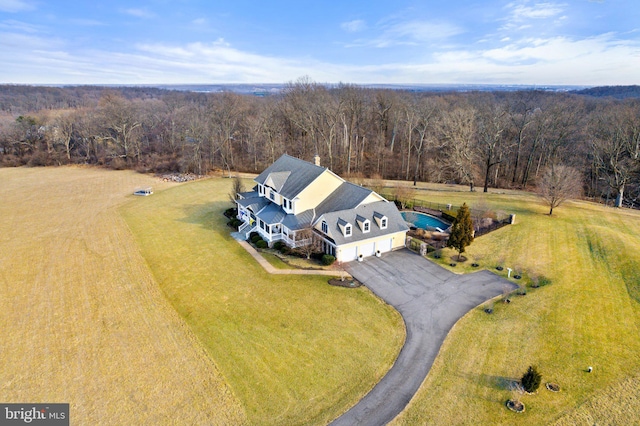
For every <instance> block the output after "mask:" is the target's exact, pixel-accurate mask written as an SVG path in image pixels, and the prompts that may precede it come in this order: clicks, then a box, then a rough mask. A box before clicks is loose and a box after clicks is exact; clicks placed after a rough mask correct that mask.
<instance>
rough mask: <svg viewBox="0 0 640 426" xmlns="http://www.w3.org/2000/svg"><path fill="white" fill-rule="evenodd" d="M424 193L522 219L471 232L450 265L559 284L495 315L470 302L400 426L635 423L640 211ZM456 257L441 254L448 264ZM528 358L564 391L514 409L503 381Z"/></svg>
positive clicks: (530, 398)
mask: <svg viewBox="0 0 640 426" xmlns="http://www.w3.org/2000/svg"><path fill="white" fill-rule="evenodd" d="M419 197H420V198H423V199H425V200H429V201H435V202H440V203H453V204H454V205H460V204H462V202H467V203H468V204H469V205H471V207H473V206H474V205H477V204H485V205H488V206H489V207H491V208H493V209H494V210H504V211H505V212H507V213H516V224H515V225H511V226H508V227H505V228H502V229H500V230H498V231H495V232H493V233H490V234H488V235H485V236H482V237H480V238H478V239H476V241H475V242H474V243H473V244H472V245H471V246H470V247H469V248H468V252H467V255H468V257H469V260H468V261H467V262H466V263H464V264H460V263H459V264H458V265H457V266H456V267H455V268H451V269H452V270H454V271H455V272H462V271H467V272H468V271H471V270H472V269H473V268H471V267H470V263H471V262H473V261H474V260H475V261H477V262H478V263H479V264H480V265H481V267H484V268H487V269H490V270H493V271H494V272H495V269H494V267H495V266H496V265H498V264H501V265H504V267H505V268H506V267H511V268H514V269H515V270H517V271H521V272H524V273H525V275H526V276H529V275H531V276H535V275H544V276H546V277H548V278H549V279H550V280H551V282H552V283H551V284H550V285H547V286H544V287H541V288H538V289H529V291H528V294H527V295H526V296H514V297H512V303H511V304H509V305H506V304H503V303H499V302H496V304H495V312H494V313H493V314H492V315H487V314H486V313H484V312H483V311H482V309H475V310H473V311H471V312H470V313H469V314H467V315H466V316H465V317H464V318H463V319H462V320H460V322H458V324H456V326H455V327H454V329H453V330H452V332H451V333H450V334H449V336H448V337H447V339H446V341H445V343H444V345H443V347H442V349H441V351H440V353H439V355H438V357H437V358H436V361H435V363H434V365H433V368H432V369H431V372H430V373H429V375H428V376H427V378H426V380H425V382H424V383H423V385H422V386H421V388H420V390H419V392H418V394H417V395H416V397H415V398H414V399H413V400H412V401H411V403H410V405H409V407H408V408H407V409H406V410H405V411H404V412H403V413H402V414H401V415H400V416H399V418H397V419H396V420H395V421H394V422H393V424H396V425H400V424H406V425H414V424H505V425H506V424H547V423H550V422H553V421H554V420H555V419H562V420H560V421H559V424H587V423H586V422H588V421H589V420H590V419H592V418H593V419H599V421H604V422H605V423H609V422H610V419H609V418H607V417H606V415H605V412H606V411H608V410H610V411H612V412H614V413H616V417H615V419H616V422H619V424H632V423H634V422H637V419H638V418H640V405H638V404H634V403H633V401H636V399H633V398H632V399H633V401H631V400H630V399H629V396H628V395H627V394H629V393H635V394H637V393H638V391H640V382H638V379H637V371H638V369H639V368H640V356H638V354H639V353H640V337H639V336H640V303H639V302H640V300H637V298H636V297H635V294H637V293H635V292H637V289H638V285H639V283H640V212H637V211H629V210H614V209H610V208H605V207H602V206H598V205H594V204H591V203H583V202H572V203H567V204H566V205H563V206H561V207H560V208H558V209H556V210H554V215H553V216H552V217H550V216H548V215H546V214H545V213H547V212H548V208H547V207H545V206H544V205H543V204H542V203H541V202H539V200H538V199H537V198H536V197H535V196H533V195H529V194H517V193H509V194H488V195H485V194H481V193H469V192H443V191H425V192H422V191H421V192H420V194H419ZM454 254H455V253H454V252H453V251H451V250H445V252H444V256H443V263H446V264H448V259H449V258H450V256H452V255H454ZM503 273H505V275H506V271H505V272H503ZM523 281H524V280H523ZM514 282H518V283H520V282H519V281H515V280H514ZM531 364H534V365H537V366H538V369H539V371H540V372H541V373H542V375H543V382H546V381H552V382H556V383H558V384H560V386H561V388H562V391H561V392H559V393H552V392H549V391H547V390H546V389H544V388H541V389H540V390H539V391H538V394H537V395H524V396H521V395H520V398H521V400H522V401H523V402H524V403H525V404H526V406H527V411H526V412H525V413H524V414H515V413H512V412H511V411H509V410H507V409H506V407H505V405H504V404H505V401H506V400H507V399H509V398H510V397H511V396H512V393H511V392H510V391H509V390H508V384H509V382H510V381H513V380H518V379H519V378H520V377H521V375H522V374H523V373H524V371H525V370H526V368H527V367H528V366H529V365H531ZM588 366H592V367H593V368H594V372H593V373H587V372H586V369H587V367H588ZM625 395H627V396H625ZM636 402H637V401H636ZM588 424H593V422H591V423H588Z"/></svg>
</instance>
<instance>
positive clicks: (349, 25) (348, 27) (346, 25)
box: [340, 19, 367, 33]
mask: <svg viewBox="0 0 640 426" xmlns="http://www.w3.org/2000/svg"><path fill="white" fill-rule="evenodd" d="M340 28H342V29H343V30H344V31H346V32H348V33H357V32H360V31H363V30H365V29H366V28H367V24H366V22H364V21H363V20H362V19H355V20H353V21H349V22H343V23H342V24H340Z"/></svg>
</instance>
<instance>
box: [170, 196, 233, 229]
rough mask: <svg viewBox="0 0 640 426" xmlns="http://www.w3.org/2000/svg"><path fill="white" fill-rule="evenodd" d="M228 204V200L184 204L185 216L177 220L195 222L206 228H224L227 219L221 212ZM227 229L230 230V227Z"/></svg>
mask: <svg viewBox="0 0 640 426" xmlns="http://www.w3.org/2000/svg"><path fill="white" fill-rule="evenodd" d="M230 205H231V203H230V202H228V201H214V202H212V203H198V204H186V205H184V206H182V210H183V212H184V214H185V216H184V217H182V218H180V219H178V220H179V221H180V222H185V223H193V224H197V225H200V226H201V227H203V228H205V229H208V230H212V229H218V230H220V229H225V226H226V223H227V221H228V220H229V219H227V218H226V217H225V216H224V214H223V213H224V211H225V210H226V209H228V208H229V207H230ZM229 230H230V232H231V228H229Z"/></svg>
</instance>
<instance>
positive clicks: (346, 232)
mask: <svg viewBox="0 0 640 426" xmlns="http://www.w3.org/2000/svg"><path fill="white" fill-rule="evenodd" d="M344 236H345V237H350V236H351V224H347V226H345V227H344Z"/></svg>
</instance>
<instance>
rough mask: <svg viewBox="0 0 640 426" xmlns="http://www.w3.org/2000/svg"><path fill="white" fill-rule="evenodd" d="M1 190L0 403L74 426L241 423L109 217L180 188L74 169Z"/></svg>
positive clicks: (24, 178)
mask: <svg viewBox="0 0 640 426" xmlns="http://www.w3.org/2000/svg"><path fill="white" fill-rule="evenodd" d="M0 182H1V183H2V185H0V330H2V339H1V340H0V401H2V402H32V403H35V402H68V403H70V409H71V422H72V424H76V425H89V424H93V425H95V424H113V425H127V424H180V425H186V424H243V423H246V416H245V413H244V410H243V408H242V407H241V405H240V404H239V403H238V401H237V399H236V397H235V396H234V395H233V393H232V392H231V390H230V389H229V387H228V386H227V384H226V382H225V380H224V378H223V377H222V376H221V374H220V372H219V370H218V368H217V366H216V365H215V364H214V362H213V361H212V360H211V358H210V357H209V356H208V355H207V353H206V352H205V350H204V349H203V348H202V346H201V344H200V343H199V341H198V340H197V338H196V337H195V336H194V334H193V333H192V332H191V330H190V329H189V328H188V327H187V326H186V325H185V323H184V321H183V320H182V319H181V318H180V317H179V316H178V314H177V313H176V312H175V310H174V309H173V307H172V306H171V305H170V304H169V303H168V302H167V300H166V298H165V297H164V295H163V294H162V292H161V291H160V289H159V288H158V286H157V285H156V283H155V282H154V279H153V276H152V274H151V271H150V270H149V268H148V266H147V264H146V262H145V261H144V259H143V258H142V257H141V256H140V253H139V250H138V248H137V246H136V244H135V242H134V240H133V238H132V235H131V233H130V231H129V229H128V228H127V225H126V224H125V222H124V221H123V220H122V219H121V217H120V215H119V214H118V213H117V211H116V210H117V208H118V206H120V205H121V204H122V203H124V202H126V201H127V200H130V199H131V198H132V197H133V195H131V194H132V192H133V190H134V189H135V188H136V187H138V186H153V187H154V188H156V189H162V188H166V187H168V186H170V185H175V184H170V183H164V182H161V181H159V180H158V179H155V178H152V177H147V176H144V175H140V174H137V173H134V172H131V171H119V172H114V171H107V170H100V169H93V168H80V167H61V168H33V169H27V168H17V169H16V168H9V169H0Z"/></svg>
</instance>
